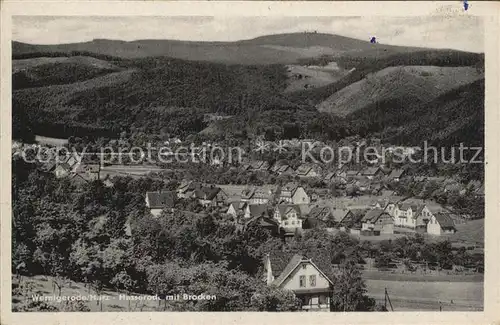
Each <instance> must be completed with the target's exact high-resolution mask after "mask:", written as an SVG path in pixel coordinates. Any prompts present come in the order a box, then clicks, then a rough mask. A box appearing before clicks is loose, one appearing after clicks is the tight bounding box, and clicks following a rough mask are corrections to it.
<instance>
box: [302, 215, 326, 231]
mask: <svg viewBox="0 0 500 325" xmlns="http://www.w3.org/2000/svg"><path fill="white" fill-rule="evenodd" d="M326 225H327V224H326V222H325V221H324V220H322V219H319V218H317V217H307V218H306V219H305V220H304V222H303V223H302V229H312V228H324V227H326Z"/></svg>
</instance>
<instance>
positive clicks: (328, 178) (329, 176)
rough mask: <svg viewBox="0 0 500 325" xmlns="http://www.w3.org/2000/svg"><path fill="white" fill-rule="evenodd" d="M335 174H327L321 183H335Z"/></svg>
mask: <svg viewBox="0 0 500 325" xmlns="http://www.w3.org/2000/svg"><path fill="white" fill-rule="evenodd" d="M335 176H336V175H335V172H330V173H328V174H326V176H325V177H323V181H324V182H325V183H334V182H335Z"/></svg>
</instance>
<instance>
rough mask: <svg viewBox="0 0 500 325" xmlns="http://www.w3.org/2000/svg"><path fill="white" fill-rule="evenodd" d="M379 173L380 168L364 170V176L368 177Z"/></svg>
mask: <svg viewBox="0 0 500 325" xmlns="http://www.w3.org/2000/svg"><path fill="white" fill-rule="evenodd" d="M378 171H379V168H378V167H367V168H366V169H365V170H363V173H362V174H363V175H368V176H373V175H375V174H376V173H377V172H378Z"/></svg>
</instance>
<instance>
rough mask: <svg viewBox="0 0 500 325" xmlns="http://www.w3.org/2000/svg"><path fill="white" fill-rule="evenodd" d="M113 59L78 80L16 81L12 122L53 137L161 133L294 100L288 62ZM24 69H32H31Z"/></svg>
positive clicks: (190, 128) (195, 128)
mask: <svg viewBox="0 0 500 325" xmlns="http://www.w3.org/2000/svg"><path fill="white" fill-rule="evenodd" d="M114 64H116V65H117V66H119V68H120V70H121V71H120V72H114V73H108V74H106V75H104V76H99V77H96V78H92V79H87V78H86V77H87V75H80V76H81V77H82V78H81V80H78V81H76V80H70V81H69V83H66V84H60V85H54V84H52V83H53V82H51V81H50V82H49V81H48V80H46V79H43V78H42V80H41V81H40V83H44V82H45V83H46V85H44V86H40V85H39V87H31V88H23V87H20V88H19V89H16V88H14V91H13V116H14V121H15V123H14V125H15V126H19V127H21V125H22V128H23V130H24V131H23V132H27V128H28V129H31V130H32V133H35V134H39V135H46V136H53V137H68V136H70V135H79V136H83V135H96V136H102V135H103V134H106V135H107V136H110V135H113V134H114V135H116V134H118V133H119V131H120V130H130V128H135V129H138V130H143V131H147V132H148V133H152V134H158V133H160V129H162V128H164V127H167V129H168V127H169V126H170V127H172V128H174V129H175V130H179V129H181V130H182V125H184V126H185V129H184V130H182V133H183V134H189V133H192V132H198V131H200V130H201V128H202V126H201V120H202V118H203V112H205V113H206V112H222V113H227V114H235V113H237V114H241V113H244V112H247V111H249V110H265V109H271V108H280V107H281V108H283V107H285V108H290V107H295V106H296V105H295V104H290V103H289V102H288V101H286V100H285V99H283V98H282V97H281V95H280V94H281V93H282V92H283V90H284V89H285V86H286V75H285V73H286V71H285V68H284V67H283V66H276V65H267V66H247V65H245V66H239V65H222V64H215V63H201V62H192V61H183V60H175V59H169V58H151V59H150V58H147V59H134V60H124V61H119V62H114ZM40 67H41V66H36V67H34V68H33V69H40ZM25 71H26V72H25V73H28V74H32V73H31V69H26V70H25ZM90 71H92V70H90ZM68 72H69V71H68ZM72 75H73V77H78V75H74V74H72ZM55 76H56V75H55ZM16 85H18V84H16ZM175 107H179V108H186V110H185V112H186V113H185V114H184V113H183V114H181V115H183V116H184V115H187V116H189V117H182V120H183V121H184V120H186V121H188V122H189V123H188V124H189V125H190V126H188V125H186V124H185V123H184V122H183V123H180V122H181V121H179V120H175V119H174V120H172V118H173V116H172V114H171V110H170V108H175ZM188 108H189V109H188ZM176 112H177V111H176ZM195 112H199V113H195ZM176 114H177V113H176ZM190 114H195V115H194V116H193V115H190ZM20 121H23V122H20ZM18 122H19V123H18ZM176 123H179V126H175V125H176ZM174 126H175V127H174ZM104 131H106V132H104ZM103 132H104V133H103ZM14 133H15V134H16V135H17V134H18V133H17V131H16V132H14ZM21 133H22V132H21ZM28 133H29V132H28Z"/></svg>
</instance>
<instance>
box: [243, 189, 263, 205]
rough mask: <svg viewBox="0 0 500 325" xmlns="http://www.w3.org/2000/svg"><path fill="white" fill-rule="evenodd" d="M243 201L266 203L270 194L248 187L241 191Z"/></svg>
mask: <svg viewBox="0 0 500 325" xmlns="http://www.w3.org/2000/svg"><path fill="white" fill-rule="evenodd" d="M241 201H243V202H248V203H249V204H266V203H268V202H269V195H266V194H265V193H264V192H262V191H259V190H257V189H256V188H246V189H244V190H243V191H242V192H241Z"/></svg>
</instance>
